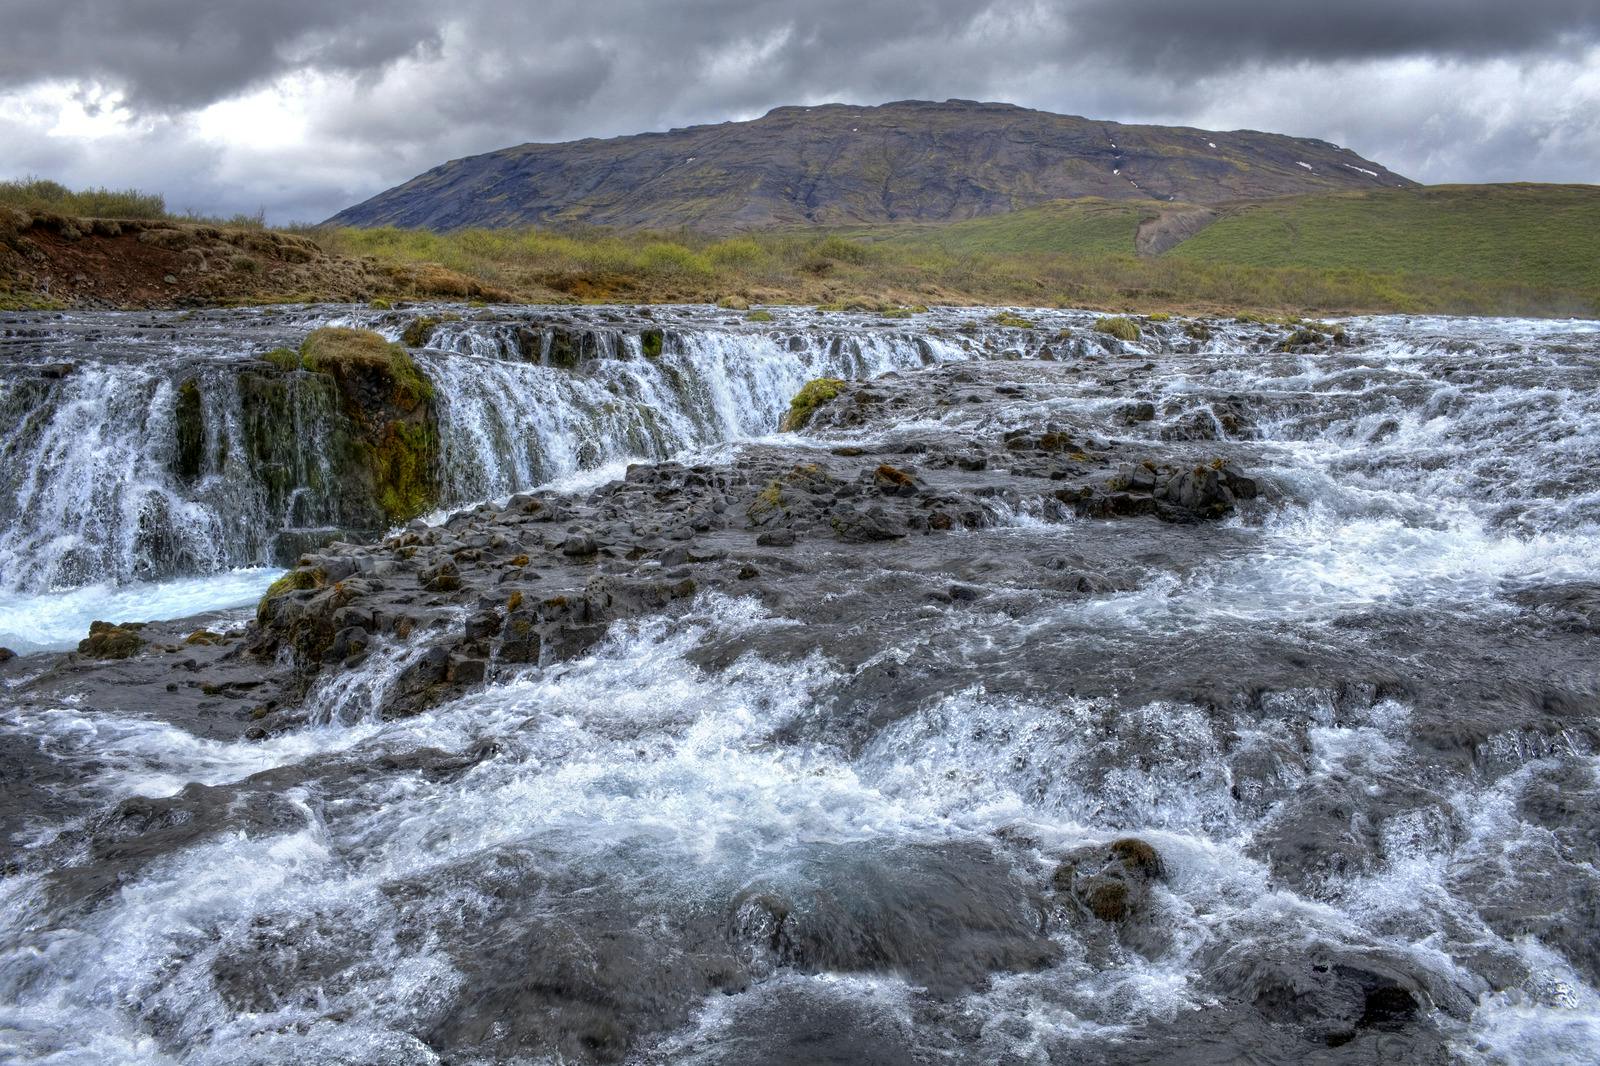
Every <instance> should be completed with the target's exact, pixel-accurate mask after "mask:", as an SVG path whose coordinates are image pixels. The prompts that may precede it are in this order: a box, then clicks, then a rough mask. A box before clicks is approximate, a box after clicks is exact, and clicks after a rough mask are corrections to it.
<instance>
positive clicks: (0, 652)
mask: <svg viewBox="0 0 1600 1066" xmlns="http://www.w3.org/2000/svg"><path fill="white" fill-rule="evenodd" d="M16 657H17V653H16V652H14V651H12V650H11V649H10V648H0V663H4V662H10V661H11V660H12V659H15V658H16Z"/></svg>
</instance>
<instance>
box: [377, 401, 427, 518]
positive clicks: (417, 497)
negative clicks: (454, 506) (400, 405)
mask: <svg viewBox="0 0 1600 1066" xmlns="http://www.w3.org/2000/svg"><path fill="white" fill-rule="evenodd" d="M438 453H439V434H438V431H437V430H435V429H434V428H433V425H432V424H431V423H411V422H390V423H389V424H388V425H386V426H385V427H384V431H383V435H382V436H381V437H380V438H379V440H378V441H377V445H376V447H375V448H374V449H373V450H372V452H371V456H372V475H373V481H374V483H375V486H376V489H377V497H378V506H379V507H381V508H383V512H384V514H386V515H388V516H389V520H390V521H391V522H401V521H406V520H409V519H412V518H415V517H416V516H418V515H420V514H424V513H426V512H427V511H429V510H431V509H432V508H433V507H434V506H435V505H436V502H437V499H438V493H437V488H436V486H435V484H434V472H433V467H434V463H435V460H436V458H437V456H438Z"/></svg>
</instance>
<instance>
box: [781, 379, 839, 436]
mask: <svg viewBox="0 0 1600 1066" xmlns="http://www.w3.org/2000/svg"><path fill="white" fill-rule="evenodd" d="M844 389H845V382H844V381H842V380H840V379H839V378H816V379H814V380H812V381H808V382H806V383H805V385H804V386H802V387H801V389H800V391H799V392H797V393H795V397H794V399H792V400H790V401H789V413H788V414H787V415H785V416H784V417H783V423H782V425H781V426H779V428H780V429H783V430H796V429H801V428H804V426H805V425H806V423H808V422H810V421H811V416H812V415H813V414H815V413H816V410H817V408H818V407H820V406H822V405H823V404H825V403H827V402H828V401H829V400H831V399H833V398H834V397H835V396H838V395H839V394H840V393H841V392H843V391H844Z"/></svg>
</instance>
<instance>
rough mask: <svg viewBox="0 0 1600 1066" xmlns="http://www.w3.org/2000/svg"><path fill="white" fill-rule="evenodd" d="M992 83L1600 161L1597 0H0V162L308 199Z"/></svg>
mask: <svg viewBox="0 0 1600 1066" xmlns="http://www.w3.org/2000/svg"><path fill="white" fill-rule="evenodd" d="M950 97H962V98H968V99H979V100H1004V101H1009V102H1012V103H1017V104H1022V105H1024V106H1027V107H1036V108H1041V109H1044V110H1049V111H1058V112H1063V113H1069V114H1078V115H1087V116H1090V117H1093V118H1104V119H1116V120H1120V121H1124V122H1158V123H1175V124H1183V125H1192V126H1201V127H1207V128H1212V129H1239V128H1252V129H1262V130H1272V131H1276V132H1282V133H1290V134H1296V135H1301V136H1314V137H1321V138H1324V139H1326V140H1330V141H1333V142H1335V143H1337V144H1341V145H1346V146H1349V147H1351V148H1354V149H1355V150H1356V151H1357V152H1359V153H1361V154H1362V155H1365V156H1368V157H1370V158H1373V159H1376V160H1378V161H1380V162H1382V163H1384V164H1386V165H1387V166H1389V167H1391V168H1393V169H1394V170H1396V171H1398V172H1400V173H1402V174H1405V175H1407V176H1409V177H1413V178H1416V179H1418V180H1420V181H1425V182H1443V181H1508V180H1535V181H1577V182H1597V181H1600V0H1514V2H1508V0H1057V2H1042V0H1041V2H1036V3H989V4H984V3H971V2H967V3H958V2H953V0H913V2H907V3H882V2H875V0H802V2H796V0H532V2H516V0H454V2H451V3H440V2H439V0H248V2H238V0H0V145H3V146H4V151H0V177H21V176H23V175H27V174H36V175H39V176H44V177H53V178H56V179H58V180H61V181H65V182H67V183H68V184H71V185H90V184H93V185H109V186H112V187H119V188H120V187H126V186H137V187H140V188H144V189H148V190H153V191H159V192H162V193H164V194H165V195H166V198H167V204H168V206H169V207H171V208H173V209H175V210H195V211H200V212H203V213H208V214H231V213H233V212H236V211H244V212H254V211H256V210H257V209H265V211H266V213H267V215H268V218H269V219H270V220H272V221H278V222H282V221H290V220H305V221H314V220H318V219H321V218H324V217H326V216H328V215H330V214H332V213H334V212H335V211H337V210H338V209H340V208H342V207H345V206H347V205H349V204H352V203H355V202H357V201H359V200H362V199H365V198H366V197H368V196H370V195H372V194H373V193H376V192H378V191H380V190H382V189H385V188H387V187H389V186H391V185H394V184H396V183H398V182H401V181H404V180H405V179H407V178H409V177H411V176H412V175H414V174H416V173H418V172H420V171H422V170H426V169H427V168H429V167H431V166H433V165H435V164H437V163H440V162H443V161H444V160H446V159H451V158H455V157H458V156H462V155H469V154H472V153H474V152H482V151H488V150H491V149H494V148H500V147H504V146H506V145H510V144H518V143H521V142H524V141H554V140H568V139H572V138H577V137H588V136H597V137H605V136H613V135H616V134H622V133H635V132H639V131H642V130H649V129H665V128H668V127H671V126H682V125H690V124H693V123H699V122H720V121H724V120H726V119H738V118H753V117H756V116H758V115H760V114H762V113H764V112H765V111H766V110H767V109H769V108H771V107H774V106H777V105H779V104H817V103H824V102H830V101H841V102H846V103H882V102H884V101H888V100H900V99H908V98H918V99H933V100H943V99H947V98H950Z"/></svg>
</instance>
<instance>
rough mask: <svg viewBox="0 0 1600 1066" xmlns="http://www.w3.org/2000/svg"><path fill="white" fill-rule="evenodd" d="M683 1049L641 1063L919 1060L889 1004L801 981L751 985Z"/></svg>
mask: <svg viewBox="0 0 1600 1066" xmlns="http://www.w3.org/2000/svg"><path fill="white" fill-rule="evenodd" d="M731 1014H732V1017H731V1018H730V1019H729V1020H728V1021H727V1022H726V1023H725V1024H724V1025H722V1026H719V1027H718V1028H717V1029H715V1030H713V1031H712V1032H710V1033H708V1034H705V1036H704V1037H703V1038H701V1039H699V1040H696V1041H695V1042H694V1043H692V1044H691V1045H689V1046H688V1047H683V1048H677V1047H675V1048H673V1049H672V1050H671V1052H670V1053H668V1054H667V1055H666V1056H665V1057H662V1058H657V1057H655V1056H651V1057H650V1058H649V1059H647V1060H646V1061H649V1062H652V1063H655V1062H662V1063H665V1062H668V1061H670V1062H673V1063H679V1064H681V1066H800V1064H802V1063H803V1064H805V1066H919V1064H921V1063H924V1062H926V1061H927V1059H926V1057H925V1055H923V1054H922V1053H920V1049H919V1048H918V1047H917V1039H916V1034H915V1032H914V1031H913V1029H912V1027H911V1026H910V1025H909V1024H908V1023H907V1022H906V1021H905V1020H904V1019H903V1018H902V1017H900V1016H899V1015H898V1013H897V1012H896V1011H895V1010H893V1009H892V1007H887V1006H883V1005H877V1004H874V1003H872V1002H869V1001H861V1000H856V999H852V998H849V997H848V996H845V995H840V994H838V993H836V992H833V991H830V990H829V989H827V988H812V987H809V986H806V985H803V984H792V985H766V986H757V987H754V988H752V989H750V990H749V991H747V992H745V993H744V994H743V995H741V996H740V997H739V999H738V1001H737V1002H736V1004H734V1005H733V1006H732V1008H731Z"/></svg>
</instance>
